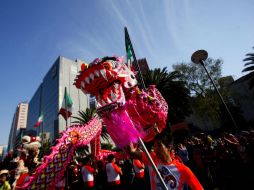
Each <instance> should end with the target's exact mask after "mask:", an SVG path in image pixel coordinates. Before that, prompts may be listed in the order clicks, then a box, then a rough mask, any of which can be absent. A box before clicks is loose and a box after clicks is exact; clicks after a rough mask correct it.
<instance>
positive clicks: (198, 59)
mask: <svg viewBox="0 0 254 190" xmlns="http://www.w3.org/2000/svg"><path fill="white" fill-rule="evenodd" d="M207 57H208V53H207V51H205V50H198V51H195V52H194V53H193V54H192V56H191V61H192V62H193V63H195V64H201V65H202V66H203V67H204V69H205V71H206V73H207V75H208V77H209V79H210V80H211V82H212V84H213V87H214V89H215V91H216V92H217V94H218V95H219V97H220V100H221V102H222V104H223V105H224V107H225V109H226V110H227V113H228V115H229V117H230V118H231V120H232V122H233V124H234V127H235V129H237V128H238V126H237V124H236V122H235V120H234V118H233V116H232V114H231V112H230V111H229V109H228V106H227V104H226V103H225V101H224V100H223V98H222V96H221V94H220V92H219V90H218V88H217V87H216V85H215V83H214V81H213V79H212V77H211V75H210V74H209V72H208V71H207V69H206V67H205V64H204V61H205V60H206V59H207Z"/></svg>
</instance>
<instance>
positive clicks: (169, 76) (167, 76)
mask: <svg viewBox="0 0 254 190" xmlns="http://www.w3.org/2000/svg"><path fill="white" fill-rule="evenodd" d="M180 78H181V76H180V73H179V72H177V71H175V72H168V71H167V68H166V67H164V68H163V69H162V70H161V69H160V68H156V69H154V70H149V71H148V72H147V73H146V74H145V75H144V81H145V84H146V86H149V85H156V87H157V89H158V90H159V91H160V93H161V94H162V96H163V97H164V98H165V100H166V101H167V103H168V121H169V122H170V123H171V124H174V123H178V122H181V121H183V120H184V118H185V116H187V115H189V114H190V111H191V110H190V106H189V105H190V104H189V90H188V89H187V88H186V87H185V83H184V82H183V81H182V80H179V79H180Z"/></svg>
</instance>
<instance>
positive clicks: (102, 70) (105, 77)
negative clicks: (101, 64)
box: [100, 69, 108, 80]
mask: <svg viewBox="0 0 254 190" xmlns="http://www.w3.org/2000/svg"><path fill="white" fill-rule="evenodd" d="M100 72H101V75H102V76H103V78H104V79H105V80H108V78H107V75H106V71H105V70H104V69H101V70H100Z"/></svg>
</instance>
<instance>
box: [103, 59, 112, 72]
mask: <svg viewBox="0 0 254 190" xmlns="http://www.w3.org/2000/svg"><path fill="white" fill-rule="evenodd" d="M102 65H103V67H104V68H105V69H107V70H111V69H112V63H110V62H107V61H106V62H103V63H102Z"/></svg>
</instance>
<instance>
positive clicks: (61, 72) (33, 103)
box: [27, 57, 89, 141]
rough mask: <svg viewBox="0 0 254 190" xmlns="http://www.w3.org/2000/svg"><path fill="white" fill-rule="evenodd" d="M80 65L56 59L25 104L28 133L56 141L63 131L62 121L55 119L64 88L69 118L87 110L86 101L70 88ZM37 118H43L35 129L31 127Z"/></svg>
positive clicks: (87, 100)
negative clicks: (70, 109)
mask: <svg viewBox="0 0 254 190" xmlns="http://www.w3.org/2000/svg"><path fill="white" fill-rule="evenodd" d="M82 63H83V61H81V60H76V61H72V60H69V59H67V58H64V57H58V58H57V60H56V61H55V63H54V64H53V66H52V67H51V68H50V69H49V71H48V72H47V74H46V75H45V77H44V78H43V81H42V83H41V84H40V86H39V87H38V89H37V90H36V92H35V94H34V95H33V97H32V98H31V100H30V102H29V112H28V124H27V132H28V133H36V134H37V135H41V134H44V138H50V140H51V141H52V140H54V139H56V138H57V137H58V135H59V132H61V131H63V130H65V129H66V121H65V120H64V118H63V117H62V116H61V115H58V112H59V110H60V108H61V106H62V103H63V99H64V90H65V88H67V92H68V94H69V95H70V97H71V99H72V101H73V108H72V115H73V116H76V115H77V113H78V111H81V110H85V109H86V108H88V107H89V97H88V96H87V95H85V94H84V93H83V92H82V91H81V90H79V89H77V88H76V87H75V86H74V85H73V83H74V79H75V78H76V75H77V74H78V72H79V70H80V68H81V64H82ZM41 114H43V122H42V124H41V125H40V126H39V127H37V128H35V127H34V125H35V123H36V122H37V120H38V118H39V116H40V115H41ZM72 121H73V120H72V119H71V118H70V119H68V126H70V125H71V122H72Z"/></svg>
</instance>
